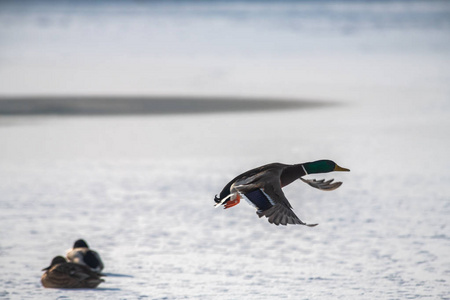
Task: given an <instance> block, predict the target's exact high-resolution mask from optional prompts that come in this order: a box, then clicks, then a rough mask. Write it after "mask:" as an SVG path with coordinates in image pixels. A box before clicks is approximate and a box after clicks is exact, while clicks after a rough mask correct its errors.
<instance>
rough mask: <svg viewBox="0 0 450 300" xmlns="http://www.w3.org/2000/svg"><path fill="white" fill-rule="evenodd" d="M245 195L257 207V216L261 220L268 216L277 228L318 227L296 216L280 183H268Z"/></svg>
mask: <svg viewBox="0 0 450 300" xmlns="http://www.w3.org/2000/svg"><path fill="white" fill-rule="evenodd" d="M244 195H245V197H246V198H247V199H248V200H249V201H250V202H251V204H253V206H255V207H256V209H257V211H256V214H257V215H258V216H259V217H260V218H261V217H262V216H266V217H267V219H268V221H269V223H272V224H275V225H277V226H278V225H280V224H281V225H287V224H300V225H306V226H310V227H312V226H316V225H317V224H306V223H304V222H302V221H301V220H300V219H299V218H298V217H297V216H296V215H295V213H294V212H293V211H292V206H291V205H290V203H289V201H288V200H287V199H286V196H284V193H283V191H282V190H281V186H280V184H279V183H278V182H270V183H267V184H266V185H265V186H264V187H263V188H259V189H255V190H253V191H249V192H246V193H245V194H244Z"/></svg>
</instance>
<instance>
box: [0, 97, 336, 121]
mask: <svg viewBox="0 0 450 300" xmlns="http://www.w3.org/2000/svg"><path fill="white" fill-rule="evenodd" d="M336 104H337V103H332V102H325V101H313V100H294V99H275V98H256V97H255V98H244V97H242V98H240V97H215V96H211V97H208V96H199V97H194V96H187V97H183V96H23V97H4V96H3V97H2V96H0V115H3V116H15V115H17V116H27V115H164V114H208V113H230V112H244V111H245V112H252V111H271V110H277V111H278V110H288V109H311V108H321V107H326V106H332V105H336Z"/></svg>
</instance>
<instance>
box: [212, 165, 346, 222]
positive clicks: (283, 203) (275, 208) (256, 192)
mask: <svg viewBox="0 0 450 300" xmlns="http://www.w3.org/2000/svg"><path fill="white" fill-rule="evenodd" d="M333 171H350V170H349V169H346V168H342V167H340V166H338V165H337V164H336V163H335V162H334V161H331V160H318V161H314V162H307V163H302V164H295V165H287V164H281V163H271V164H268V165H264V166H261V167H259V168H255V169H252V170H249V171H247V172H245V173H242V174H241V175H238V176H237V177H235V178H234V179H233V180H231V181H230V182H229V183H228V184H227V185H226V186H225V187H224V188H223V190H222V191H221V192H220V194H219V195H216V196H215V197H214V201H215V202H216V205H215V206H216V207H219V206H220V205H223V206H224V208H225V209H227V208H230V207H233V206H235V205H237V204H239V202H240V198H241V197H240V195H243V196H244V197H245V199H246V200H247V201H248V202H249V203H250V204H251V205H252V206H254V207H255V208H256V209H257V211H256V214H257V215H258V216H259V217H260V218H261V217H262V216H266V217H267V218H268V221H269V223H272V224H275V225H280V224H281V225H287V224H300V225H306V226H310V227H313V226H316V225H317V224H306V223H304V222H302V221H301V220H300V219H299V218H298V217H297V216H296V215H295V213H294V212H293V211H292V206H291V204H290V203H289V201H288V199H287V198H286V196H285V195H284V193H283V191H282V189H281V188H282V187H284V186H286V185H288V184H290V183H292V182H293V181H295V180H296V179H299V178H300V179H301V180H302V181H303V182H305V183H307V184H309V185H310V186H312V187H314V188H316V189H319V190H323V191H332V190H335V189H337V188H338V187H340V186H341V184H342V182H333V180H334V179H330V180H327V181H325V180H324V179H322V180H315V179H312V180H310V179H303V178H302V177H303V176H305V175H308V174H316V173H329V172H333Z"/></svg>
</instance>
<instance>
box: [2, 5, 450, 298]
mask: <svg viewBox="0 0 450 300" xmlns="http://www.w3.org/2000/svg"><path fill="white" fill-rule="evenodd" d="M78 3H79V2H78ZM0 5H1V8H2V9H1V10H0V22H1V23H2V26H0V40H2V47H0V59H1V60H0V62H1V64H0V92H1V94H2V95H4V96H8V97H10V96H16V97H20V96H23V95H41V96H42V95H92V94H94V95H96V94H97V95H98V94H100V95H113V96H114V95H125V96H127V95H129V96H132V95H144V96H145V95H149V96H153V95H177V96H178V97H180V99H183V97H186V96H193V95H194V96H196V95H198V96H202V97H211V100H210V101H220V99H221V98H217V96H227V97H231V98H233V97H250V98H252V99H254V98H258V97H263V98H264V99H272V100H273V101H279V100H283V99H293V100H296V101H300V102H301V101H303V100H308V101H323V102H325V103H330V105H323V106H320V107H305V108H301V107H300V108H298V109H289V110H277V111H270V110H266V111H258V112H252V111H248V110H245V111H242V112H233V113H231V112H228V113H222V112H221V111H220V110H218V111H215V112H209V113H198V114H179V113H178V114H161V115H155V114H148V115H145V114H144V115H138V116H135V115H134V116H131V115H130V116H127V115H124V116H112V115H111V116H83V115H81V116H64V117H62V116H58V115H53V116H37V115H35V116H0V266H1V272H0V298H1V299H3V298H4V299H63V298H68V299H87V298H89V299H91V298H92V299H283V298H289V299H336V298H337V299H416V298H429V299H449V298H450V292H449V291H450V256H449V255H448V253H449V251H450V235H449V219H450V218H449V217H450V185H449V184H448V182H450V175H449V172H448V171H449V170H450V159H449V158H448V155H449V154H448V153H449V151H450V140H449V137H450V86H449V84H448V82H450V54H449V53H450V40H449V36H450V35H449V33H450V21H449V20H450V18H449V16H450V5H449V4H447V2H430V1H424V2H421V1H414V2H406V1H405V2H401V1H394V2H387V1H381V2H371V3H370V4H364V3H362V2H354V1H350V2H345V1H341V2H339V3H338V4H335V3H332V2H320V3H318V4H317V3H315V2H301V3H295V2H282V3H278V4H272V3H271V2H252V1H249V2H231V3H226V2H213V3H209V4H206V3H205V2H195V3H194V2H190V1H186V2H183V4H182V5H178V4H174V3H172V2H169V3H165V4H160V3H158V2H157V3H154V2H150V3H145V2H144V3H141V2H136V3H134V2H133V3H128V4H121V3H118V2H115V3H113V4H107V3H104V2H101V3H100V4H97V5H91V4H87V3H84V4H83V3H82V4H79V5H75V4H67V3H66V4H61V5H49V4H48V2H47V3H40V4H39V5H37V4H34V5H32V4H30V3H29V4H28V5H27V6H26V7H19V6H18V5H19V4H8V3H6V2H2V4H0ZM25 8H26V9H25ZM4 25H5V26H4ZM190 99H192V98H188V97H186V98H185V101H187V102H189V101H190ZM0 101H1V100H0ZM0 105H1V104H0ZM174 110H175V108H174ZM321 158H329V159H333V160H335V161H336V162H337V163H338V164H340V165H341V166H344V167H348V168H350V169H351V172H350V173H336V174H326V175H324V176H320V175H318V176H314V178H335V179H336V180H339V181H343V182H344V184H343V185H342V187H340V188H339V189H337V190H335V191H333V192H321V191H318V190H315V189H312V188H310V187H309V186H307V185H305V184H304V183H302V182H300V181H299V182H294V183H293V184H291V185H289V186H287V187H285V188H284V190H285V193H286V195H287V197H288V199H290V201H291V204H292V205H293V207H294V210H295V212H296V213H297V215H298V216H299V217H300V219H302V220H303V221H305V222H317V223H319V226H317V227H314V228H307V227H303V226H287V227H282V226H280V227H277V226H274V225H271V224H269V223H268V222H267V221H266V220H265V219H258V217H257V216H256V214H255V210H254V209H253V208H252V207H250V206H249V205H247V204H246V203H245V202H242V203H241V204H240V205H238V206H236V207H234V208H232V209H229V210H226V211H225V210H222V209H214V208H213V204H214V202H213V197H214V195H215V194H216V193H218V192H220V190H221V189H222V188H223V186H224V185H225V184H226V183H227V182H228V181H229V180H230V179H231V178H232V177H234V176H235V175H237V174H239V173H240V172H243V171H245V170H247V169H250V168H253V167H256V166H259V165H262V164H265V163H269V162H275V161H279V162H284V163H298V162H306V161H311V160H316V159H321ZM78 238H84V239H86V241H87V242H88V243H89V245H90V246H91V247H92V248H93V249H95V250H96V251H98V252H99V253H100V255H101V256H102V259H103V261H104V263H105V270H104V271H105V273H107V274H108V276H107V278H106V282H105V283H103V284H101V285H100V286H99V288H98V289H96V290H54V289H44V288H43V287H42V286H41V284H40V276H41V274H42V272H41V271H40V270H41V269H42V268H44V267H46V266H48V264H49V263H50V261H51V259H52V257H53V256H55V255H58V254H64V253H65V251H66V250H67V249H68V248H70V247H71V245H72V244H73V242H74V241H75V240H76V239H78Z"/></svg>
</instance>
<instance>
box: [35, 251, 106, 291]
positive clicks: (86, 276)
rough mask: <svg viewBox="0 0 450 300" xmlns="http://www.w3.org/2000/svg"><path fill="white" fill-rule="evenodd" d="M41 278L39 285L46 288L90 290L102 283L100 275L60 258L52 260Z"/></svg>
mask: <svg viewBox="0 0 450 300" xmlns="http://www.w3.org/2000/svg"><path fill="white" fill-rule="evenodd" d="M42 271H45V273H44V274H42V277H41V283H42V285H43V286H44V287H46V288H66V289H76V288H84V289H92V288H96V287H97V286H98V285H99V284H100V283H102V282H104V280H103V279H101V278H100V276H102V274H98V273H96V272H94V271H92V270H91V269H90V268H89V267H87V266H83V265H80V264H75V263H70V262H67V261H66V259H65V258H64V257H62V256H56V257H55V258H53V260H52V262H51V264H50V266H49V267H47V268H45V269H42Z"/></svg>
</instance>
